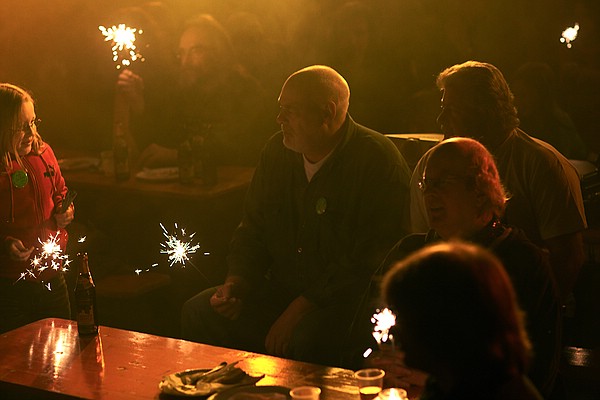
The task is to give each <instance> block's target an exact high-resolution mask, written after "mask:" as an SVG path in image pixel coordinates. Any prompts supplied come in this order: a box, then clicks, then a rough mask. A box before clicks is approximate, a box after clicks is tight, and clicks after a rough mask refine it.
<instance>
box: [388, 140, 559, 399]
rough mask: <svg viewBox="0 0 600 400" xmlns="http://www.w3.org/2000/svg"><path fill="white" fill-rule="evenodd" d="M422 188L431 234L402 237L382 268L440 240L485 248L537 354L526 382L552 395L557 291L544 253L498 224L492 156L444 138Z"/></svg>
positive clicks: (501, 196)
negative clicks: (505, 280) (506, 280)
mask: <svg viewBox="0 0 600 400" xmlns="http://www.w3.org/2000/svg"><path fill="white" fill-rule="evenodd" d="M419 186H420V190H421V191H422V193H423V198H424V204H425V209H426V211H427V216H428V219H429V225H430V226H431V228H432V230H430V231H429V232H428V233H427V234H425V233H422V234H412V235H409V236H407V237H405V238H404V239H402V240H401V241H400V242H399V243H398V244H397V245H396V246H395V247H394V248H393V249H392V250H391V251H390V253H389V254H388V257H387V259H386V261H384V263H383V264H382V265H383V266H384V267H387V266H389V265H391V264H392V263H393V262H394V261H397V260H401V259H403V258H405V257H406V256H407V255H408V254H410V253H412V252H414V251H415V250H416V249H419V248H421V247H424V246H426V245H428V244H431V243H435V242H439V241H442V240H443V241H449V240H456V239H459V240H466V241H470V242H474V243H477V244H478V245H481V246H483V247H487V248H488V249H490V250H491V251H492V252H493V253H494V254H495V255H496V256H498V258H499V259H500V261H502V263H503V264H504V267H505V268H506V271H507V273H508V275H509V277H510V278H511V281H512V284H513V286H514V289H515V291H516V293H517V296H518V302H519V304H520V306H521V308H522V309H523V310H524V311H525V313H526V315H525V321H526V327H527V330H528V332H529V334H530V338H531V340H532V343H533V351H534V358H533V365H532V369H531V373H530V377H531V379H532V381H533V382H534V383H535V384H536V386H537V388H538V389H539V390H540V391H541V392H543V393H546V394H548V393H550V390H551V388H552V385H553V382H554V379H555V377H556V374H557V372H558V362H559V358H560V350H561V342H560V339H561V321H560V312H559V311H560V310H559V302H558V293H557V289H556V285H555V282H554V279H553V276H552V269H551V267H550V264H549V262H548V257H547V254H546V252H545V251H544V250H542V249H541V248H539V247H537V246H536V245H534V244H533V243H532V242H530V241H529V240H528V239H527V237H526V236H525V234H524V233H523V232H522V231H521V230H520V229H518V228H516V227H514V226H509V225H505V224H503V223H502V222H500V218H501V217H502V215H503V213H504V209H505V206H506V202H507V196H506V193H505V191H504V188H503V187H502V184H501V183H500V178H499V176H498V170H497V169H496V165H495V164H494V158H493V156H492V155H491V154H490V153H489V152H488V151H487V150H486V148H485V147H484V146H483V145H482V144H480V143H479V142H477V141H476V140H473V139H468V138H452V139H447V140H445V141H443V142H441V143H439V144H438V145H437V146H435V147H433V148H432V149H431V151H430V153H429V156H428V158H427V162H426V164H425V170H424V172H423V176H422V177H421V180H420V181H419Z"/></svg>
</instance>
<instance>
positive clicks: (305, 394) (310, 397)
mask: <svg viewBox="0 0 600 400" xmlns="http://www.w3.org/2000/svg"><path fill="white" fill-rule="evenodd" d="M320 395H321V389H320V388H318V387H316V386H299V387H295V388H293V389H292V390H290V396H292V399H294V400H319V396H320Z"/></svg>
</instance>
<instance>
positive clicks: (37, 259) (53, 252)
mask: <svg viewBox="0 0 600 400" xmlns="http://www.w3.org/2000/svg"><path fill="white" fill-rule="evenodd" d="M59 234H60V232H57V233H56V234H55V235H50V237H49V238H48V240H46V241H45V242H42V240H41V239H39V238H38V242H40V245H41V249H37V250H40V253H39V254H36V255H35V256H33V258H32V259H31V260H30V262H29V264H30V266H31V268H27V269H26V270H25V272H21V274H20V276H19V279H17V282H18V281H20V280H21V279H26V278H32V279H37V278H39V276H40V275H41V274H42V272H44V271H45V270H47V269H52V270H54V271H62V272H66V271H68V270H69V269H68V266H69V264H70V263H71V260H69V255H68V254H63V252H62V249H61V248H60V245H59V243H58V240H59V237H58V235H59ZM44 287H46V289H48V290H51V288H50V284H49V283H48V284H44Z"/></svg>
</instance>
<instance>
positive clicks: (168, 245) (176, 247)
mask: <svg viewBox="0 0 600 400" xmlns="http://www.w3.org/2000/svg"><path fill="white" fill-rule="evenodd" d="M160 227H161V229H162V231H163V236H164V237H165V239H166V240H165V241H164V242H162V243H161V244H160V246H161V247H162V249H161V250H160V252H161V254H166V255H167V256H168V261H169V267H172V266H173V265H175V264H180V265H181V267H182V268H185V266H186V265H187V264H189V265H191V266H192V267H194V268H195V269H196V270H197V271H198V272H199V273H200V275H202V277H203V278H204V279H206V281H207V282H210V281H209V280H208V278H207V277H206V276H205V275H204V274H203V273H202V271H200V270H199V269H198V267H196V266H195V265H194V263H193V262H192V260H191V258H190V256H191V255H192V254H195V253H196V252H197V251H198V249H200V244H198V243H196V242H194V236H195V235H196V232H194V233H191V234H189V235H188V234H187V233H186V231H185V229H184V228H179V226H178V225H177V223H175V232H174V233H170V232H169V231H168V230H167V228H165V226H164V225H163V224H162V223H160ZM203 255H204V256H208V255H210V253H207V252H205V253H203ZM157 265H158V264H153V265H152V266H153V267H155V266H157ZM136 273H137V272H136ZM138 274H139V273H138Z"/></svg>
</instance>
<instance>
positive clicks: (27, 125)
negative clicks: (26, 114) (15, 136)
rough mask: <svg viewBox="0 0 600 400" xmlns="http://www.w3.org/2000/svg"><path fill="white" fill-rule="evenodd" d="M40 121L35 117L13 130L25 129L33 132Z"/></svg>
mask: <svg viewBox="0 0 600 400" xmlns="http://www.w3.org/2000/svg"><path fill="white" fill-rule="evenodd" d="M41 122H42V120H41V119H39V118H36V119H34V120H33V121H31V122H26V123H24V124H23V126H21V127H20V128H19V129H15V130H14V131H15V132H26V131H31V132H33V130H34V129H35V130H37V128H38V126H39V125H40V123H41Z"/></svg>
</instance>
